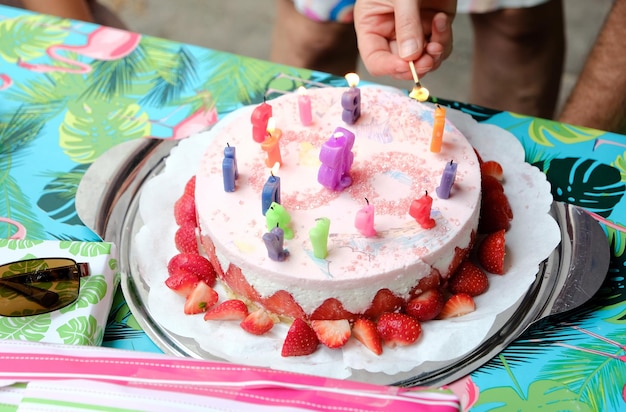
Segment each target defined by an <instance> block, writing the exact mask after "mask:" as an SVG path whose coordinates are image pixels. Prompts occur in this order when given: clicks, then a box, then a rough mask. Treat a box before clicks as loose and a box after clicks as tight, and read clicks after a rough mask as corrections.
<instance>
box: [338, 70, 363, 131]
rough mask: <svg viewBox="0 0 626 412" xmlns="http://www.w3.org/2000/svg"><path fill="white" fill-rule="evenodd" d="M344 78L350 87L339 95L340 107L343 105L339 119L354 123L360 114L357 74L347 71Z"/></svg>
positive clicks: (359, 91) (359, 92)
mask: <svg viewBox="0 0 626 412" xmlns="http://www.w3.org/2000/svg"><path fill="white" fill-rule="evenodd" d="M346 80H347V81H348V85H349V86H350V88H349V89H348V90H347V91H346V92H344V94H343V95H342V96H341V107H343V112H342V114H341V119H342V120H343V121H344V122H346V123H348V124H354V123H355V122H356V121H357V119H358V118H359V117H360V116H361V90H359V88H358V87H357V86H358V85H359V75H358V74H356V73H348V74H346Z"/></svg>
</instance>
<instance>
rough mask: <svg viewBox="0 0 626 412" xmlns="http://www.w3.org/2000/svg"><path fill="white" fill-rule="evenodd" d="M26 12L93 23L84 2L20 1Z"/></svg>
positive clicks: (86, 3) (87, 6)
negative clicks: (30, 11)
mask: <svg viewBox="0 0 626 412" xmlns="http://www.w3.org/2000/svg"><path fill="white" fill-rule="evenodd" d="M22 3H23V4H24V7H25V8H27V9H28V10H32V11H36V12H38V13H43V14H51V15H54V16H59V17H64V18H68V19H75V20H82V21H94V19H93V15H92V14H91V10H90V9H89V4H88V2H87V1H86V0H22Z"/></svg>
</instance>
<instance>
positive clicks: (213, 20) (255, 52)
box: [100, 0, 626, 104]
mask: <svg viewBox="0 0 626 412" xmlns="http://www.w3.org/2000/svg"><path fill="white" fill-rule="evenodd" d="M100 2H101V3H103V4H105V5H107V6H109V7H110V8H111V9H113V10H114V11H115V12H116V13H117V14H118V15H119V16H120V18H121V19H122V20H123V21H124V22H125V23H126V25H127V26H128V28H129V29H130V30H133V31H136V32H139V33H143V34H148V35H152V36H157V37H163V38H166V39H171V40H177V41H181V42H184V43H190V44H195V45H198V46H203V47H208V48H211V49H217V50H222V51H227V52H232V53H235V54H240V55H244V56H249V57H255V58H259V59H264V60H267V59H268V58H269V50H270V42H271V33H272V26H273V22H274V2H273V1H272V0H234V1H224V0H178V1H176V2H173V1H171V0H100ZM563 3H564V7H565V16H566V28H567V33H566V36H567V54H566V63H565V74H564V76H563V81H562V85H561V97H560V104H562V103H563V102H564V100H565V98H566V97H567V95H568V94H569V92H570V90H571V88H572V87H573V85H574V83H575V81H576V77H577V76H578V73H579V72H580V70H581V69H582V65H583V63H584V60H585V58H586V56H587V53H588V51H589V49H590V47H591V45H592V44H593V42H594V41H595V38H596V35H597V33H598V30H599V29H600V27H601V25H602V23H603V21H604V18H605V16H606V14H607V12H608V10H609V8H610V7H611V4H612V3H613V1H612V0H593V1H589V0H566V1H564V2H563ZM625 24H626V22H625ZM453 30H454V37H455V40H454V51H453V52H452V55H451V56H450V58H448V60H446V62H444V63H443V65H442V66H441V68H440V69H439V70H438V71H436V72H434V73H431V74H429V75H428V76H426V77H425V78H423V79H421V80H422V84H424V85H425V86H426V87H428V88H429V89H430V90H431V93H432V94H434V95H436V96H438V97H443V98H448V99H453V100H457V101H461V102H464V101H467V91H468V89H469V87H468V84H469V81H470V79H469V68H470V67H471V60H472V47H473V46H472V30H471V26H470V23H469V19H468V17H467V15H463V14H459V15H457V17H456V19H455V21H454V25H453ZM359 75H360V76H361V78H363V79H366V80H373V81H376V82H378V83H382V84H387V85H391V86H396V87H399V88H402V89H409V88H411V87H412V84H410V83H407V82H398V81H395V80H393V79H391V78H372V77H371V76H369V74H367V72H366V71H365V69H364V68H362V67H361V69H360V71H359Z"/></svg>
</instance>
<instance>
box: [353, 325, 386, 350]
mask: <svg viewBox="0 0 626 412" xmlns="http://www.w3.org/2000/svg"><path fill="white" fill-rule="evenodd" d="M352 336H354V337H355V338H356V340H358V341H359V342H361V343H362V344H363V345H364V346H365V347H366V348H367V349H369V350H371V351H372V352H374V353H375V354H376V355H380V354H381V353H383V341H382V339H381V337H380V335H379V334H378V331H377V330H376V324H375V323H374V322H372V321H371V320H369V319H367V318H358V319H357V320H355V321H354V325H353V326H352Z"/></svg>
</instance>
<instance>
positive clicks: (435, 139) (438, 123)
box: [430, 105, 446, 153]
mask: <svg viewBox="0 0 626 412" xmlns="http://www.w3.org/2000/svg"><path fill="white" fill-rule="evenodd" d="M434 116H435V120H434V121H433V135H432V138H431V140H430V151H431V152H433V153H439V152H440V151H441V144H442V143H443V131H444V128H445V125H446V108H445V107H442V106H439V105H437V107H436V108H435V115H434Z"/></svg>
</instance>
